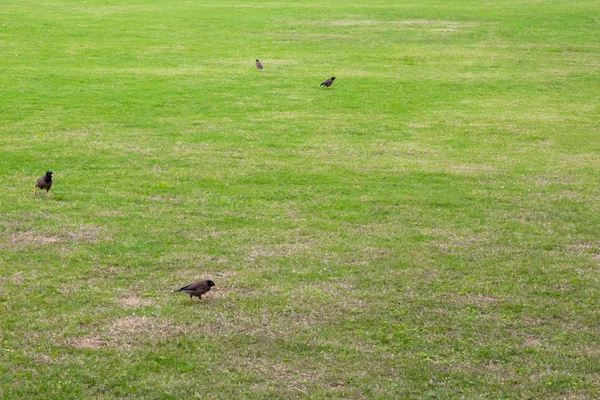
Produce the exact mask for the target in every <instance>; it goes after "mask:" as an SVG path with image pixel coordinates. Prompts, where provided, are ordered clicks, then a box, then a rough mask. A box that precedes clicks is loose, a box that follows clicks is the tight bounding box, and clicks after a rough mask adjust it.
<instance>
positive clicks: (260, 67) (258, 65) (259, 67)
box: [256, 59, 264, 69]
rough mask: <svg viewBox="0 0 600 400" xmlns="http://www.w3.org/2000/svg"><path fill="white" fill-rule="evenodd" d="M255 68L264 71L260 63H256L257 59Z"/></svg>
mask: <svg viewBox="0 0 600 400" xmlns="http://www.w3.org/2000/svg"><path fill="white" fill-rule="evenodd" d="M256 68H258V69H264V68H263V66H262V64H261V63H260V61H258V59H257V60H256Z"/></svg>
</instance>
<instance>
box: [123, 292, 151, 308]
mask: <svg viewBox="0 0 600 400" xmlns="http://www.w3.org/2000/svg"><path fill="white" fill-rule="evenodd" d="M119 304H120V305H121V306H123V307H145V306H152V305H154V304H155V303H154V302H153V301H152V300H148V299H142V298H141V297H138V296H136V295H135V294H129V295H127V296H126V297H122V298H121V299H119Z"/></svg>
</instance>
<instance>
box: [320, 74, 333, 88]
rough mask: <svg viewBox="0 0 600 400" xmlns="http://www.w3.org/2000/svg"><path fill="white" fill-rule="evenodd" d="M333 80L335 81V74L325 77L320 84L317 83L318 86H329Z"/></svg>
mask: <svg viewBox="0 0 600 400" xmlns="http://www.w3.org/2000/svg"><path fill="white" fill-rule="evenodd" d="M333 81H335V76H332V77H331V78H329V79H325V80H324V81H323V82H321V84H320V85H319V87H321V86H325V87H329V86H331V84H332V83H333Z"/></svg>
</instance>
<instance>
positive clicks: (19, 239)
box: [0, 224, 110, 249]
mask: <svg viewBox="0 0 600 400" xmlns="http://www.w3.org/2000/svg"><path fill="white" fill-rule="evenodd" d="M100 238H102V239H109V238H110V236H109V235H106V234H103V233H102V229H101V228H100V227H99V226H96V225H91V224H87V225H82V226H80V227H78V228H76V229H73V230H67V229H65V230H63V231H61V232H60V233H59V234H56V235H52V234H48V233H45V232H41V231H31V230H29V231H18V232H10V233H6V234H4V235H3V239H4V240H0V246H3V245H4V246H6V247H11V248H15V249H20V248H26V247H30V246H44V245H49V244H52V243H69V242H91V243H95V242H97V241H98V240H100Z"/></svg>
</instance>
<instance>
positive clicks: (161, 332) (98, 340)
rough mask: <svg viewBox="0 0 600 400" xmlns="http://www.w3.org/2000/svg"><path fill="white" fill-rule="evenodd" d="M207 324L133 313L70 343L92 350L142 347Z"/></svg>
mask: <svg viewBox="0 0 600 400" xmlns="http://www.w3.org/2000/svg"><path fill="white" fill-rule="evenodd" d="M204 326H206V324H190V323H188V324H177V323H173V322H169V321H167V320H164V319H161V318H158V317H147V316H136V315H130V316H127V317H121V318H117V319H114V320H111V321H108V322H106V323H105V324H103V325H101V326H100V327H99V329H98V330H97V331H96V332H93V333H90V334H88V335H84V336H79V337H75V338H70V339H68V340H67V344H69V345H71V346H74V347H79V348H91V349H98V348H103V347H111V348H114V347H132V346H142V345H146V344H148V342H150V343H152V342H156V341H157V340H161V339H165V338H171V337H176V336H180V335H185V334H193V333H198V332H203V331H205V329H203V327H204Z"/></svg>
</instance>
